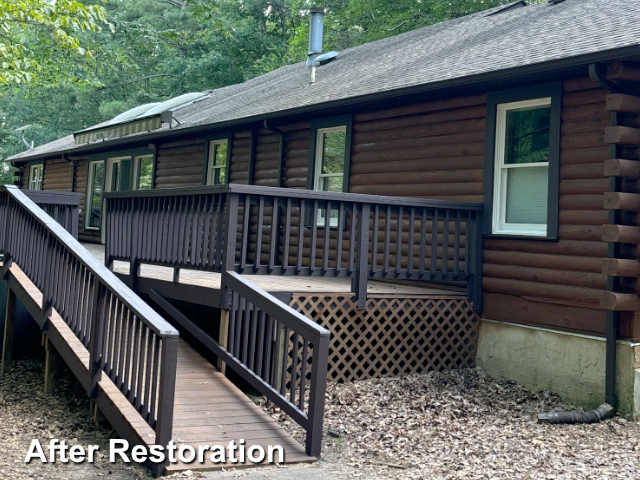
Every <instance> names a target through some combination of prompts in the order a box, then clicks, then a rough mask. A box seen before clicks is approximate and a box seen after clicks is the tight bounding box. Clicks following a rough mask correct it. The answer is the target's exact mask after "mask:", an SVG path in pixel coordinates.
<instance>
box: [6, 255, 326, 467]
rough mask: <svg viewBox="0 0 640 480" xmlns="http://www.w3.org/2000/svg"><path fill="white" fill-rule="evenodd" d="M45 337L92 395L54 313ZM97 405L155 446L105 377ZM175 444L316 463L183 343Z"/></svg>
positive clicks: (32, 294) (85, 366)
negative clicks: (269, 451) (271, 450)
mask: <svg viewBox="0 0 640 480" xmlns="http://www.w3.org/2000/svg"><path fill="white" fill-rule="evenodd" d="M0 265H1V264H0ZM9 272H10V276H9V286H10V287H11V288H12V290H13V291H15V292H16V294H17V295H18V298H19V299H20V300H21V301H22V302H23V303H24V304H25V307H26V308H27V309H28V310H29V312H30V313H31V315H32V316H33V317H34V318H36V319H37V320H38V319H39V318H42V312H41V309H42V293H41V292H40V291H39V290H38V289H37V288H36V287H35V285H34V284H33V283H32V282H31V281H30V280H29V278H28V277H27V276H26V275H25V274H24V272H23V271H22V270H21V269H20V268H19V267H18V266H17V265H15V264H14V265H13V266H12V267H11V269H10V270H9ZM39 323H40V322H39ZM46 334H47V336H48V337H49V340H50V341H51V342H52V343H53V344H54V346H55V348H56V349H57V350H58V351H59V352H60V354H61V355H62V356H63V358H64V359H65V361H66V363H67V364H68V365H69V367H70V368H71V370H72V371H73V372H74V374H75V375H76V376H77V377H78V379H79V380H80V382H81V383H82V384H83V386H84V387H85V389H87V387H88V383H89V352H88V350H87V349H86V348H85V347H84V345H83V344H82V342H80V340H78V338H77V337H76V336H75V334H74V333H73V331H72V330H71V328H69V326H68V325H67V324H66V323H65V322H64V320H63V319H62V317H61V316H60V315H59V314H58V313H57V312H56V311H55V310H54V311H53V314H52V316H51V318H50V320H49V322H48V325H47V326H46ZM95 401H96V403H97V404H98V406H99V407H100V409H101V410H102V411H103V413H104V414H105V416H106V418H107V419H108V420H109V421H110V422H111V423H112V424H113V426H114V428H116V430H117V431H118V434H119V435H120V437H121V438H125V439H127V440H128V441H129V442H130V443H132V442H133V443H135V444H146V445H152V444H154V443H155V438H154V437H155V434H154V431H153V430H152V429H151V428H150V427H149V425H148V424H147V423H146V422H145V421H144V420H143V419H142V418H141V417H140V415H138V412H137V411H136V410H135V408H134V407H133V406H132V405H131V403H130V402H129V401H128V400H127V399H126V398H125V397H124V395H123V394H122V393H121V392H120V390H119V389H118V388H117V387H116V386H115V385H114V384H113V382H112V381H111V380H110V379H109V378H108V377H107V376H106V375H103V376H102V380H101V381H100V382H99V384H98V397H97V398H96V400H95ZM172 438H173V440H174V441H175V442H176V444H177V445H182V444H188V445H191V446H193V447H194V448H195V449H196V451H197V448H198V446H199V445H210V446H212V445H222V446H226V445H227V444H228V443H229V442H230V441H231V440H235V441H236V443H238V442H239V441H240V439H243V440H244V444H245V445H246V446H247V447H248V446H251V445H261V446H263V447H267V446H268V445H281V446H282V447H283V449H284V452H285V463H300V462H310V461H315V460H316V459H315V457H310V456H308V455H307V454H306V453H305V451H304V448H303V447H302V446H301V445H300V444H299V443H298V442H297V441H296V440H294V439H293V438H292V437H291V436H290V435H289V434H288V433H287V432H286V431H285V430H284V429H283V428H282V427H281V426H280V425H278V423H277V422H276V421H274V420H273V419H272V418H271V417H269V416H268V415H267V414H266V413H264V411H263V410H262V408H260V407H259V406H257V405H256V404H255V403H254V402H253V401H252V400H251V399H249V398H248V397H247V396H246V395H245V394H244V393H243V392H242V391H241V390H240V389H239V388H238V387H236V386H235V385H234V384H233V383H232V382H231V381H229V380H228V379H227V378H226V377H225V376H224V375H223V374H222V373H220V372H219V371H218V370H217V369H216V368H215V367H214V366H213V365H211V363H209V362H208V361H207V360H206V359H204V358H203V357H202V356H201V355H200V354H198V353H197V352H196V351H195V350H193V348H191V347H190V346H189V345H188V344H187V343H186V342H184V341H183V340H180V343H179V347H178V364H177V378H176V394H175V407H174V420H173V436H172ZM253 465H254V464H252V463H249V462H247V463H246V464H240V463H229V462H227V463H225V464H213V463H211V462H210V460H209V459H207V462H206V463H204V464H199V463H197V462H194V463H191V464H182V463H180V462H179V463H175V464H172V465H169V466H168V467H167V470H168V471H170V472H172V473H173V472H176V471H181V470H196V469H221V468H229V467H239V466H253Z"/></svg>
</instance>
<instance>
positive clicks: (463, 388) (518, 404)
mask: <svg viewBox="0 0 640 480" xmlns="http://www.w3.org/2000/svg"><path fill="white" fill-rule="evenodd" d="M265 408H267V410H268V411H269V412H270V413H271V414H272V415H273V416H274V417H275V418H278V419H279V420H281V421H282V420H284V418H285V416H284V415H283V414H282V413H281V412H279V411H278V409H277V408H275V407H273V406H272V405H267V406H265ZM567 409H573V407H571V406H570V405H566V404H563V403H562V401H561V400H560V398H559V397H557V396H555V395H550V394H549V393H548V392H538V393H532V392H529V391H528V390H526V389H524V388H522V387H521V386H519V385H517V384H515V383H513V382H505V381H495V380H493V379H491V378H490V377H488V376H487V375H486V374H484V373H483V372H482V371H481V370H478V369H467V370H457V371H448V372H440V373H429V374H423V375H411V376H406V377H400V378H393V379H381V380H367V381H361V382H355V383H352V384H329V385H328V388H327V410H326V414H325V432H329V435H327V437H326V438H325V440H324V461H323V462H321V465H322V468H325V469H326V470H327V472H329V473H331V474H332V475H336V476H338V477H340V478H350V477H361V478H376V479H382V478H393V479H429V480H436V479H438V480H439V479H443V480H444V479H545V480H546V479H571V480H574V479H590V480H592V479H602V480H605V479H606V480H612V479H625V480H627V479H639V478H640V423H638V422H631V421H627V420H625V419H624V418H620V417H615V418H613V419H611V420H607V421H604V422H602V423H600V424H596V425H543V424H538V423H537V421H536V414H537V413H539V412H547V411H561V410H567ZM286 428H287V429H288V430H289V431H290V432H292V433H293V434H294V435H295V436H296V437H297V438H299V439H303V438H304V435H303V433H302V431H301V430H300V429H299V428H297V426H296V425H294V424H293V423H292V422H291V421H290V420H289V421H286ZM336 437H337V438H336Z"/></svg>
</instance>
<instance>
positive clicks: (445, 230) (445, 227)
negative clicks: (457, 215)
mask: <svg viewBox="0 0 640 480" xmlns="http://www.w3.org/2000/svg"><path fill="white" fill-rule="evenodd" d="M448 271H449V210H445V213H444V221H443V224H442V274H443V279H445V280H446V275H447V273H448Z"/></svg>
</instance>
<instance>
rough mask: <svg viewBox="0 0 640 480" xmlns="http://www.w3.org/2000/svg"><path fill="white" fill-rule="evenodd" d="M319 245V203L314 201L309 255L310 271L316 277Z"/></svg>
mask: <svg viewBox="0 0 640 480" xmlns="http://www.w3.org/2000/svg"><path fill="white" fill-rule="evenodd" d="M317 245H318V201H317V200H314V201H313V210H312V213H311V251H310V253H309V269H310V271H311V274H312V275H314V274H315V271H316V247H317Z"/></svg>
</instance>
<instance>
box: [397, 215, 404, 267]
mask: <svg viewBox="0 0 640 480" xmlns="http://www.w3.org/2000/svg"><path fill="white" fill-rule="evenodd" d="M403 222H404V212H403V210H402V207H400V208H398V228H396V276H399V275H400V272H402V223H403Z"/></svg>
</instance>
